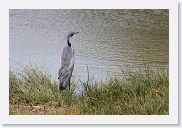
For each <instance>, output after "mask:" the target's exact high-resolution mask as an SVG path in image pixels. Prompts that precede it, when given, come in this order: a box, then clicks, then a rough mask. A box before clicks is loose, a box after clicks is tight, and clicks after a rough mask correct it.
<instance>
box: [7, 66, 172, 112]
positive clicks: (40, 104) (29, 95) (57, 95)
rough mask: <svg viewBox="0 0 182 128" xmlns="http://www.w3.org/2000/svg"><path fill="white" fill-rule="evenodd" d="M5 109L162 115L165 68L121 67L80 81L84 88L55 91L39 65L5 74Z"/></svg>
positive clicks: (166, 85) (166, 81) (166, 107)
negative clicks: (102, 77) (119, 72)
mask: <svg viewBox="0 0 182 128" xmlns="http://www.w3.org/2000/svg"><path fill="white" fill-rule="evenodd" d="M9 76H10V78H9V104H10V108H9V112H10V114H12V115H14V114H15V115H22V114H27V115H29V114H34V115H40V114H43V115H65V114H68V115H74V114H77V115H87V114H88V115H166V114H169V77H168V70H167V69H160V68H159V69H157V70H152V69H150V68H145V69H144V70H140V71H139V70H137V71H133V70H132V71H130V70H127V71H123V77H122V78H120V77H112V78H111V79H110V80H107V81H105V82H95V81H93V80H92V81H91V80H89V81H86V82H82V86H83V88H84V92H83V94H82V95H76V94H75V93H74V92H75V89H76V83H75V82H74V81H72V83H71V84H72V85H71V87H72V88H71V90H70V91H69V90H65V91H61V92H60V91H59V89H58V84H57V82H56V80H54V79H52V78H51V76H50V74H49V73H48V72H47V71H46V70H45V69H43V68H40V67H24V68H22V69H21V70H19V71H17V72H13V71H10V74H9Z"/></svg>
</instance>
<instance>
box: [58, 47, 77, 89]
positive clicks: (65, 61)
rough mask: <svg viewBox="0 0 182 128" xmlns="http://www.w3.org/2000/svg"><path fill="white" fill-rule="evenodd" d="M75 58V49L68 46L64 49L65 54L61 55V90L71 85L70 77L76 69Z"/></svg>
mask: <svg viewBox="0 0 182 128" xmlns="http://www.w3.org/2000/svg"><path fill="white" fill-rule="evenodd" d="M74 60H75V57H74V49H73V48H71V47H69V46H66V47H65V48H64V49H63V54H62V57H61V67H60V69H59V73H58V75H59V77H58V79H59V87H60V89H61V90H64V89H66V88H67V86H68V85H69V86H70V79H71V76H72V72H73V69H74Z"/></svg>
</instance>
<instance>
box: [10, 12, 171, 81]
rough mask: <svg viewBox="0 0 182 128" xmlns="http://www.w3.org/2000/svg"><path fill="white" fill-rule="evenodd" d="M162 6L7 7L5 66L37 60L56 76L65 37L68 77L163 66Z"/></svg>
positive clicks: (165, 35) (165, 47) (164, 14)
mask: <svg viewBox="0 0 182 128" xmlns="http://www.w3.org/2000/svg"><path fill="white" fill-rule="evenodd" d="M168 16H169V15H168V10H10V12H9V18H10V19H9V21H10V22H9V25H10V26H9V44H10V46H9V47H10V68H11V69H13V70H15V69H17V68H19V67H20V66H26V65H30V63H31V65H41V66H44V67H45V68H46V69H48V70H49V72H50V73H51V75H52V76H53V77H54V78H57V72H58V69H59V63H60V62H59V60H60V55H61V53H62V49H63V47H64V46H66V40H65V37H66V36H67V33H68V32H69V31H79V34H77V35H75V36H74V37H73V38H72V39H71V40H70V42H71V43H72V47H73V48H74V49H75V54H76V60H75V68H74V72H73V76H74V77H75V78H77V79H81V80H86V79H87V68H86V63H87V64H88V67H89V73H90V75H91V76H94V77H95V79H96V80H103V79H105V78H106V77H109V76H112V75H122V71H121V70H122V69H125V68H127V67H132V68H135V69H140V68H143V67H144V64H146V65H147V66H150V67H152V68H156V66H159V65H160V66H161V67H167V66H168V63H169V62H168V59H169V54H168V53H169V46H168V44H169V40H168V34H169V29H168V24H169V22H168V20H169V19H168Z"/></svg>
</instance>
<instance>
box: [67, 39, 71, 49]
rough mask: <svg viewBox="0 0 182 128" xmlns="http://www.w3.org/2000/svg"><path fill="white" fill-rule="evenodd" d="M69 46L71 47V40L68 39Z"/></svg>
mask: <svg viewBox="0 0 182 128" xmlns="http://www.w3.org/2000/svg"><path fill="white" fill-rule="evenodd" d="M67 43H68V46H69V47H71V43H70V41H69V38H68V39H67Z"/></svg>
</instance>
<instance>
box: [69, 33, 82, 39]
mask: <svg viewBox="0 0 182 128" xmlns="http://www.w3.org/2000/svg"><path fill="white" fill-rule="evenodd" d="M78 33H79V32H69V34H68V36H67V37H66V39H69V38H70V37H72V36H73V35H75V34H78Z"/></svg>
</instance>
